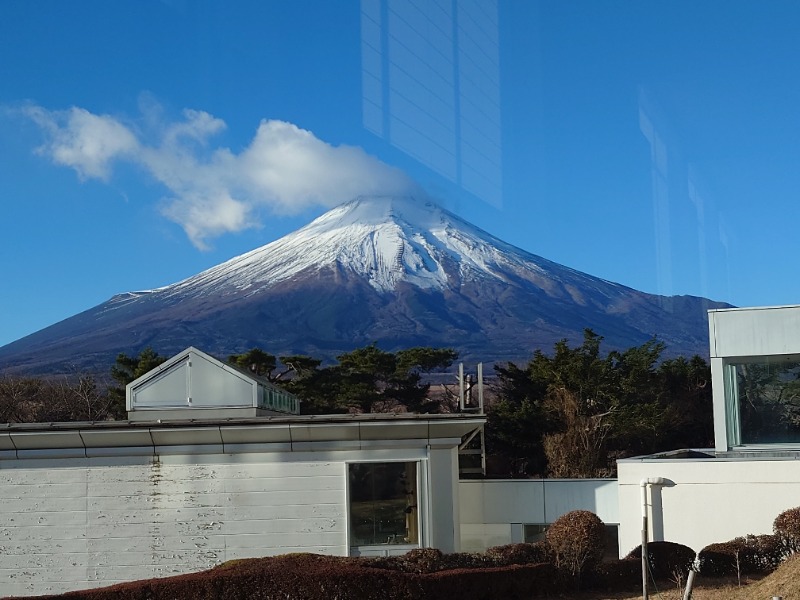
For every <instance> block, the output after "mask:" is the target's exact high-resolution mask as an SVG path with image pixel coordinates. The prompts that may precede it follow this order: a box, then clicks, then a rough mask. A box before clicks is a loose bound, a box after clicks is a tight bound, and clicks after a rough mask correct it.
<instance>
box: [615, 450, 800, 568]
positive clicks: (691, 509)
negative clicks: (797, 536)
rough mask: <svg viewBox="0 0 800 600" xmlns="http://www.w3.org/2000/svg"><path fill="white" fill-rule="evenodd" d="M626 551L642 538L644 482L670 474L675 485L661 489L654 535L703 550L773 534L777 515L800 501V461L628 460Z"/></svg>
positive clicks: (653, 514)
mask: <svg viewBox="0 0 800 600" xmlns="http://www.w3.org/2000/svg"><path fill="white" fill-rule="evenodd" d="M618 477H619V511H620V515H622V520H621V522H620V531H619V536H620V540H619V546H620V553H621V554H625V553H627V552H628V551H629V550H631V549H632V548H634V547H636V546H638V545H639V543H640V541H641V524H642V520H641V504H642V503H641V498H640V488H639V481H640V480H641V479H643V478H646V477H664V478H666V479H669V480H670V481H671V482H673V483H674V484H675V485H674V486H672V487H665V488H663V489H662V490H660V491H658V490H656V492H655V498H654V502H653V505H654V507H655V510H652V511H650V525H651V532H650V539H656V540H666V541H669V542H677V543H680V544H684V545H686V546H689V547H691V548H693V549H694V550H695V551H700V550H702V549H703V548H704V547H705V546H707V545H708V544H711V543H713V542H726V541H728V540H731V539H733V538H735V537H737V536H743V535H747V534H750V533H752V534H762V533H772V522H773V521H774V520H775V517H777V516H778V514H780V513H781V512H782V511H784V510H786V509H787V508H791V507H794V506H798V505H800V461H796V460H769V459H762V460H755V459H754V460H723V459H718V460H713V459H709V460H691V459H685V460H682V461H680V460H678V461H662V460H649V461H639V460H633V459H631V460H624V461H620V462H619V463H618Z"/></svg>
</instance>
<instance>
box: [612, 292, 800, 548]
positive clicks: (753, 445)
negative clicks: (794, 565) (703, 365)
mask: <svg viewBox="0 0 800 600" xmlns="http://www.w3.org/2000/svg"><path fill="white" fill-rule="evenodd" d="M709 337H710V357H711V374H712V385H713V398H714V435H715V448H713V449H701V450H682V451H676V452H668V453H663V454H660V455H653V456H644V457H638V458H630V459H625V460H620V461H619V462H618V479H619V514H620V516H621V520H620V552H621V553H622V554H625V553H626V552H627V551H628V550H630V549H631V548H633V547H635V546H637V545H638V544H639V543H640V540H641V532H640V529H641V516H640V515H641V500H640V489H641V488H640V482H641V481H642V480H643V479H647V478H650V477H663V478H665V479H667V480H668V482H667V486H663V487H662V486H657V487H653V488H652V490H651V495H650V498H651V500H650V502H649V506H648V509H647V510H648V514H649V519H650V523H651V526H652V530H651V532H650V536H651V537H650V539H655V540H668V541H672V542H678V543H682V544H685V545H687V546H690V547H692V548H694V549H695V550H697V551H699V550H701V549H702V548H703V547H704V546H706V545H708V544H710V543H713V542H724V541H728V540H730V539H733V538H734V537H737V536H743V535H747V534H762V533H771V532H772V522H773V520H774V519H775V517H776V516H777V515H778V514H779V513H780V512H782V511H784V510H786V509H787V508H791V507H795V506H800V306H781V307H765V308H743V309H717V310H711V311H709Z"/></svg>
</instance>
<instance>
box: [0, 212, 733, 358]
mask: <svg viewBox="0 0 800 600" xmlns="http://www.w3.org/2000/svg"><path fill="white" fill-rule="evenodd" d="M720 306H727V305H725V304H721V303H715V302H711V301H709V300H706V299H703V298H694V297H686V296H684V297H662V296H656V295H652V294H645V293H643V292H638V291H636V290H633V289H631V288H628V287H625V286H622V285H619V284H615V283H612V282H609V281H605V280H603V279H599V278H596V277H592V276H591V275H587V274H585V273H581V272H579V271H575V270H574V269H570V268H567V267H564V266H561V265H558V264H556V263H553V262H551V261H548V260H546V259H544V258H541V257H538V256H535V255H533V254H529V253H527V252H524V251H522V250H520V249H518V248H515V247H513V246H511V245H509V244H506V243H504V242H502V241H501V240H499V239H497V238H495V237H493V236H491V235H489V234H488V233H486V232H484V231H482V230H481V229H479V228H477V227H475V226H473V225H471V224H469V223H467V222H465V221H463V220H462V219H460V218H458V217H457V216H455V215H453V214H452V213H449V212H447V211H445V210H443V209H442V208H440V207H438V206H436V205H435V204H432V203H430V202H424V201H417V200H414V199H412V198H388V197H384V198H359V199H356V200H353V201H351V202H348V203H346V204H343V205H341V206H339V207H336V208H334V209H332V210H331V211H329V212H327V213H325V214H324V215H322V216H321V217H319V218H318V219H316V220H314V221H313V222H311V223H310V224H308V225H306V226H305V227H303V228H301V229H299V230H297V231H296V232H294V233H292V234H289V235H287V236H285V237H283V238H281V239H279V240H276V241H274V242H272V243H270V244H267V245H266V246H263V247H261V248H258V249H256V250H253V251H251V252H248V253H246V254H243V255H241V256H238V257H236V258H233V259H231V260H229V261H227V262H225V263H222V264H220V265H218V266H216V267H213V268H211V269H208V270H206V271H204V272H202V273H199V274H198V275H195V276H193V277H190V278H188V279H186V280H184V281H181V282H178V283H175V284H173V285H169V286H166V287H163V288H159V289H155V290H149V291H143V292H130V293H125V294H119V295H117V296H114V297H113V298H111V299H110V300H108V301H107V302H105V303H103V304H101V305H99V306H97V307H94V308H92V309H90V310H88V311H86V312H83V313H80V314H78V315H76V316H74V317H71V318H69V319H66V320H64V321H62V322H60V323H57V324H55V325H52V326H51V327H48V328H46V329H43V330H41V331H39V332H37V333H34V334H32V335H30V336H27V337H25V338H23V339H21V340H18V341H16V342H13V343H11V344H8V345H7V346H4V347H2V348H0V368H3V367H5V368H10V369H13V370H16V371H27V372H55V371H64V370H67V371H74V370H75V369H89V370H93V369H98V370H101V371H105V370H107V369H108V366H109V365H110V364H111V363H113V360H114V357H115V356H116V354H117V353H119V352H128V353H131V352H138V351H139V350H140V349H141V348H143V347H145V346H147V345H150V346H152V347H153V348H154V349H156V350H157V351H158V352H159V353H161V354H165V355H170V354H172V353H174V352H177V351H179V350H181V349H183V348H185V347H186V346H189V345H195V346H197V347H200V348H203V349H204V350H206V351H208V352H211V353H212V354H217V355H222V356H224V355H226V354H229V353H233V352H238V351H242V350H245V349H248V348H251V347H253V346H260V347H262V348H264V349H266V350H268V351H270V352H273V353H275V354H281V353H289V352H291V353H307V354H311V355H315V356H318V357H327V358H331V357H333V356H335V355H336V354H338V353H341V352H343V351H346V350H349V349H352V348H354V347H357V346H360V345H364V344H368V343H371V342H373V341H377V342H378V343H379V344H380V345H381V346H382V347H384V348H387V349H397V348H401V347H408V346H412V345H434V346H451V347H454V348H456V349H458V350H459V351H460V352H461V353H462V357H463V358H466V359H472V360H486V361H503V360H521V359H525V358H527V357H528V356H529V355H530V353H531V352H532V351H533V350H534V349H537V348H542V349H544V350H549V349H550V347H552V344H553V343H554V342H555V341H557V340H559V339H562V338H568V339H570V340H572V341H578V340H580V339H581V337H582V331H583V329H584V328H586V327H591V328H592V329H594V330H595V331H596V332H597V333H599V334H601V335H603V336H605V338H606V345H607V347H608V348H627V347H630V346H632V345H636V344H641V343H643V342H644V341H646V340H647V339H649V338H651V337H652V336H653V335H657V336H658V337H659V338H660V339H662V340H663V341H665V342H666V343H667V344H668V351H669V353H670V354H693V353H701V354H705V353H706V352H707V349H708V342H707V336H708V332H707V325H706V313H705V311H706V310H707V309H708V308H714V307H720Z"/></svg>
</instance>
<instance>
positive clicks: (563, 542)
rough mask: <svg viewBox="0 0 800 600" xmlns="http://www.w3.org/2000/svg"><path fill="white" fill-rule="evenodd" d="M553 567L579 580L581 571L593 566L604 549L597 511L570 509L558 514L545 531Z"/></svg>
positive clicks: (603, 539) (603, 531) (603, 527)
mask: <svg viewBox="0 0 800 600" xmlns="http://www.w3.org/2000/svg"><path fill="white" fill-rule="evenodd" d="M545 539H546V540H547V545H548V546H549V547H550V549H551V550H552V552H553V558H554V562H555V566H556V568H557V569H558V570H559V571H561V572H562V573H564V574H568V575H569V576H570V577H571V578H573V580H575V581H577V582H578V584H579V583H580V578H581V575H583V574H584V573H586V572H587V571H590V570H591V569H593V568H594V567H595V566H596V565H597V564H598V563H599V562H600V560H601V559H602V557H603V552H604V550H605V526H604V525H603V522H602V521H601V520H600V519H599V518H598V516H597V515H595V514H594V513H591V512H589V511H586V510H574V511H572V512H568V513H567V514H565V515H562V516H561V517H559V518H558V519H556V521H555V522H554V523H553V524H552V525H551V526H550V527H549V528H548V529H547V532H546V533H545Z"/></svg>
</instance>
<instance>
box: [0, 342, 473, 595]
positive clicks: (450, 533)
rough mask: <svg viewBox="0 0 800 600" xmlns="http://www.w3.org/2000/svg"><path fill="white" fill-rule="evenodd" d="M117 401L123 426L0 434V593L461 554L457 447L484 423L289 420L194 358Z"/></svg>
mask: <svg viewBox="0 0 800 600" xmlns="http://www.w3.org/2000/svg"><path fill="white" fill-rule="evenodd" d="M127 401H128V409H129V411H130V413H129V416H130V420H129V421H127V422H104V423H61V424H34V425H31V424H14V425H3V426H2V429H0V548H2V555H3V559H2V561H0V595H32V594H45V593H49V592H57V593H59V592H64V591H68V590H75V589H85V588H90V587H99V586H104V585H110V584H112V583H116V582H120V581H129V580H135V579H142V578H150V577H155V576H165V575H170V574H176V573H185V572H190V571H197V570H202V569H205V568H208V567H211V566H214V565H217V564H219V563H221V562H224V561H226V560H230V559H234V558H243V557H253V556H266V555H271V554H282V553H286V552H299V551H302V552H317V553H322V554H336V555H359V554H362V555H364V554H366V555H375V554H392V553H405V552H406V551H408V550H409V549H411V548H417V547H436V548H440V549H441V550H443V551H445V552H453V551H457V550H458V549H459V547H460V523H459V514H460V511H459V493H458V447H459V444H460V443H461V441H462V438H464V437H466V436H468V435H469V434H470V433H472V432H473V431H474V430H475V429H476V428H479V427H481V426H482V425H483V422H484V419H483V417H475V416H469V415H409V414H398V415H391V414H379V415H334V416H306V417H303V416H297V415H295V414H291V413H294V412H296V409H297V404H296V402H295V399H294V398H292V397H291V396H290V395H287V394H285V392H281V391H280V390H278V389H277V388H274V387H273V386H270V385H269V384H268V383H267V382H264V381H262V380H260V379H258V378H255V377H253V376H251V375H249V374H247V373H243V372H241V371H238V370H237V369H234V368H232V367H230V366H228V365H225V364H223V363H221V362H219V361H217V360H216V359H214V358H212V357H210V356H208V355H206V354H204V353H202V352H200V351H198V350H196V349H194V348H189V349H187V350H186V351H184V352H182V353H181V354H179V355H178V356H176V357H174V358H173V359H171V360H170V361H168V362H167V363H165V364H164V365H162V366H161V367H159V368H158V369H156V370H154V371H152V372H150V373H148V374H147V375H145V376H144V377H142V378H140V379H138V380H136V381H135V382H133V383H132V384H130V385H129V386H128V399H127ZM281 412H282V413H289V414H288V415H287V414H281Z"/></svg>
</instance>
